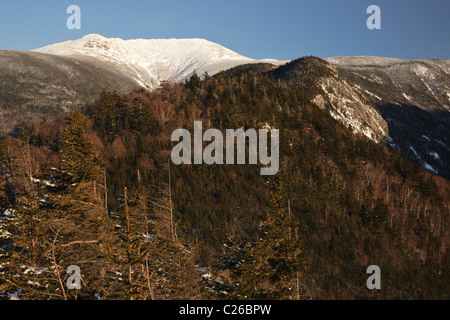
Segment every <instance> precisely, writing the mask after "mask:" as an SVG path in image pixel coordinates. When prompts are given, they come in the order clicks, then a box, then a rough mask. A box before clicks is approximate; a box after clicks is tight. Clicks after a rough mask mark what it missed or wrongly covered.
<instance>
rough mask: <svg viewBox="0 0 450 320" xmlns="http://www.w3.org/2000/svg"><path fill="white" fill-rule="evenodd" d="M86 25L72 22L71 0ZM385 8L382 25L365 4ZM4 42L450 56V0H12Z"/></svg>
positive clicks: (3, 17)
mask: <svg viewBox="0 0 450 320" xmlns="http://www.w3.org/2000/svg"><path fill="white" fill-rule="evenodd" d="M72 4H75V5H78V6H79V7H80V8H81V14H82V17H81V19H82V28H81V30H69V29H67V27H66V20H67V18H68V17H69V15H68V14H67V13H66V9H67V7H68V6H69V5H72ZM372 4H375V5H378V6H379V7H380V8H381V23H382V25H381V27H382V28H381V30H369V29H367V27H366V20H367V18H368V17H369V15H368V14H366V9H367V7H368V6H369V5H372ZM0 30H1V33H0V49H17V50H31V49H35V48H39V47H42V46H45V45H48V44H52V43H56V42H62V41H66V40H73V39H77V38H80V37H82V36H84V35H86V34H90V33H98V34H101V35H103V36H105V37H118V38H123V39H135V38H148V39H150V38H205V39H208V40H210V41H213V42H217V43H219V44H221V45H223V46H225V47H227V48H229V49H231V50H234V51H236V52H238V53H240V54H242V55H245V56H248V57H251V58H257V59H260V58H275V59H280V60H282V59H283V60H284V59H294V58H298V57H301V56H305V55H315V56H318V57H321V58H326V57H331V56H358V55H372V56H385V57H386V56H389V57H397V58H407V59H419V58H436V59H448V58H450V36H449V34H450V1H449V0H428V1H422V0H370V1H368V0H341V1H339V0H278V1H273V0H259V1H256V0H226V1H223V0H222V1H218V0H159V1H152V0H148V1H146V0H128V1H123V0H109V1H102V0H90V1H85V0H70V1H66V0H40V1H39V0H5V1H1V4H0Z"/></svg>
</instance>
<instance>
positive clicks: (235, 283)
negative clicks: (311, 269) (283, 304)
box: [214, 177, 307, 299]
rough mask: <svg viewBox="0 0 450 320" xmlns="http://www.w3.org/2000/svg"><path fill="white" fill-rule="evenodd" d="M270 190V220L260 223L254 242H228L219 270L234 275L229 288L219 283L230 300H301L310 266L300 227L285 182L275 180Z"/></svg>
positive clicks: (268, 215) (268, 218) (220, 289)
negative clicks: (300, 237)
mask: <svg viewBox="0 0 450 320" xmlns="http://www.w3.org/2000/svg"><path fill="white" fill-rule="evenodd" d="M270 188H271V190H270V199H269V210H268V213H267V219H266V220H264V221H262V222H261V223H260V225H259V227H258V230H257V232H256V237H255V239H253V240H251V241H243V242H240V243H234V242H233V241H232V239H229V242H228V244H227V247H228V248H229V251H230V253H229V254H228V255H226V256H225V257H224V259H223V260H224V263H223V265H222V266H221V267H220V268H221V269H225V270H228V271H229V272H230V273H231V274H230V278H231V283H230V285H229V286H228V287H226V286H225V287H224V286H223V285H222V284H220V286H219V291H222V292H224V291H225V292H227V291H228V292H229V293H230V295H229V296H228V297H229V298H234V299H299V298H301V295H302V294H301V291H303V289H302V288H301V285H300V277H301V276H302V275H303V273H304V272H306V270H307V263H306V260H305V258H304V257H303V256H302V246H301V242H300V239H299V234H298V227H297V226H296V224H295V222H294V219H293V215H292V213H291V211H290V206H289V202H288V201H287V200H286V196H285V190H284V183H283V181H282V180H281V179H280V178H278V177H275V178H273V180H272V181H270ZM223 289H225V290H223ZM214 290H216V291H217V288H214Z"/></svg>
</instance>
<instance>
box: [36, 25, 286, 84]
mask: <svg viewBox="0 0 450 320" xmlns="http://www.w3.org/2000/svg"><path fill="white" fill-rule="evenodd" d="M33 51H35V52H40V53H46V54H53V55H60V56H79V55H81V56H89V57H93V58H96V59H99V60H101V61H105V62H110V63H114V64H115V65H117V66H118V67H119V68H120V69H121V70H122V72H123V73H125V74H128V75H129V76H130V77H132V78H133V79H134V80H135V81H136V82H137V83H138V84H140V85H142V86H144V87H145V86H149V87H150V88H154V87H156V86H158V85H159V84H160V83H161V82H162V81H170V82H179V81H183V80H185V79H186V78H188V77H189V76H191V75H192V74H193V73H194V71H195V72H197V73H198V74H199V75H201V74H203V73H204V72H208V73H209V74H210V75H213V74H215V73H217V72H220V71H223V70H227V69H230V68H233V67H235V66H238V65H242V64H248V63H258V62H269V63H272V64H274V65H279V64H281V63H284V61H277V60H272V59H264V60H254V59H251V58H247V57H244V56H242V55H240V54H238V53H236V52H234V51H232V50H229V49H227V48H225V47H223V46H221V45H219V44H216V43H214V42H210V41H208V40H204V39H150V40H147V39H136V40H122V39H118V38H105V37H103V36H101V35H98V34H90V35H87V36H85V37H83V38H81V39H78V40H73V41H66V42H62V43H57V44H53V45H49V46H46V47H44V48H40V49H36V50H33Z"/></svg>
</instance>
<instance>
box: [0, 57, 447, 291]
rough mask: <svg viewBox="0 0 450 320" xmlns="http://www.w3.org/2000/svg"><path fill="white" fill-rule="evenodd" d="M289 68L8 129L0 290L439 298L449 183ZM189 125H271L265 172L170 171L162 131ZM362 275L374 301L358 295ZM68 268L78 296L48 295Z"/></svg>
mask: <svg viewBox="0 0 450 320" xmlns="http://www.w3.org/2000/svg"><path fill="white" fill-rule="evenodd" d="M305 59H314V58H305ZM310 61H311V60H310ZM312 61H314V60H312ZM299 64H300V65H301V66H302V65H304V66H303V69H302V70H304V71H303V74H298V75H295V76H296V77H297V78H295V79H296V80H295V81H284V80H281V79H278V78H277V74H276V73H275V74H274V73H273V72H272V71H270V68H268V66H267V65H264V64H262V65H260V66H258V65H256V66H255V65H253V66H251V68H245V67H239V68H236V69H234V70H231V71H228V72H222V73H220V74H218V75H216V76H214V77H210V76H208V75H205V76H204V77H202V78H201V77H199V76H197V75H195V74H194V75H193V76H192V77H191V78H190V80H188V81H186V83H184V84H167V83H165V84H162V86H161V88H159V89H157V90H154V91H147V90H145V89H142V88H136V89H135V90H133V91H132V92H130V93H129V94H125V95H122V94H118V93H116V92H108V91H104V92H103V93H102V94H101V95H100V96H99V98H98V99H97V101H95V102H92V103H91V104H90V105H88V106H87V107H86V108H85V109H83V111H82V112H77V113H75V114H72V115H68V116H66V115H61V116H60V117H59V118H58V119H57V120H55V121H52V122H46V121H37V120H36V121H34V122H31V123H24V124H23V125H21V126H20V127H18V128H17V129H16V130H15V131H14V134H13V135H11V136H8V137H6V138H4V139H3V140H2V141H1V143H0V156H1V161H2V163H1V164H2V166H1V169H0V170H1V172H0V173H1V175H0V179H1V180H0V213H1V212H5V213H7V214H4V215H3V216H2V219H1V225H0V227H1V228H2V230H4V233H3V235H6V234H8V235H9V236H2V237H1V238H0V244H1V245H2V246H1V247H2V249H1V251H0V255H1V257H2V260H1V262H0V268H1V269H0V271H1V272H0V292H2V291H3V292H16V291H17V290H19V289H20V290H21V291H20V293H21V294H22V295H24V296H25V297H27V298H37V297H46V298H84V299H94V298H95V297H100V298H104V299H123V298H126V299H128V298H133V299H150V298H151V299H179V298H185V299H201V298H203V299H205V298H208V299H210V298H212V299H215V298H220V299H224V298H238V299H266V298H269V299H298V298H308V299H357V298H358V299H360V298H370V299H423V298H427V299H429V298H437V299H446V298H448V297H449V291H448V290H449V289H448V287H449V286H448V284H449V283H450V278H449V273H448V271H449V270H448V266H449V265H450V260H449V250H448V244H449V236H450V234H449V226H450V224H449V195H450V193H449V182H448V180H446V179H444V178H442V177H439V176H434V175H432V174H431V173H429V172H427V171H426V170H424V169H423V168H422V167H420V166H419V165H416V164H413V163H411V162H410V161H408V160H406V159H405V158H404V157H403V156H402V155H400V154H399V153H398V152H397V151H395V150H392V149H390V148H388V147H386V146H384V145H382V144H376V143H374V142H373V141H371V140H369V139H367V138H365V137H363V136H358V135H355V134H353V133H352V132H351V131H350V130H349V129H347V128H345V127H344V126H343V125H341V124H340V123H339V122H338V121H336V120H334V119H333V118H332V117H331V116H330V115H329V113H328V111H327V108H325V109H324V110H321V109H319V108H318V107H316V106H314V105H313V104H311V100H312V99H313V98H314V96H315V94H316V90H317V88H316V87H315V86H314V81H312V80H311V77H313V76H315V75H316V74H318V75H320V73H321V72H326V70H322V69H321V68H320V67H318V68H314V65H312V66H311V64H310V63H308V60H306V61H305V60H302V61H299ZM305 74H307V75H308V76H309V78H308V81H303V82H302V81H300V82H299V80H298V79H301V78H302V76H304V75H305ZM327 107H328V106H327ZM194 121H202V122H203V126H204V129H207V128H216V129H219V130H221V131H222V132H225V130H226V129H238V128H243V129H248V128H254V129H259V128H264V127H266V126H270V127H271V128H277V129H279V130H280V170H279V172H278V174H277V175H276V176H275V177H264V176H261V175H260V174H259V169H260V165H249V164H246V165H211V166H208V165H205V164H202V165H180V166H175V165H174V164H173V163H171V161H170V154H171V150H172V148H173V146H174V145H175V144H176V143H174V142H172V141H171V134H172V132H173V131H174V130H176V129H178V128H185V129H188V130H189V131H191V132H193V124H194ZM265 228H266V229H265ZM267 230H271V232H268V231H267ZM262 234H263V235H264V236H262ZM258 257H260V258H258ZM261 257H264V258H261ZM233 261H234V262H233ZM239 261H241V262H242V261H246V262H247V264H245V263H239ZM249 263H250V264H249ZM373 264H375V265H378V266H380V268H381V270H382V275H383V278H382V279H383V280H382V281H383V282H382V285H383V287H382V290H380V291H377V290H374V291H370V290H368V289H367V287H366V279H367V274H366V268H367V267H368V266H369V265H373ZM69 265H79V266H80V267H81V270H82V273H83V276H84V282H83V289H82V290H80V291H79V292H78V293H75V292H73V291H67V289H65V291H64V289H63V288H62V287H63V285H62V282H63V281H64V279H65V278H64V277H67V276H66V274H65V270H66V269H67V267H68V266H69ZM255 266H256V267H255ZM281 266H284V267H283V268H282V267H281ZM26 270H31V271H28V272H26V273H25V271H26ZM39 270H41V271H42V272H40V271H39ZM14 274H20V275H22V277H13V275H14ZM30 281H31V284H30ZM255 283H258V284H259V285H254V284H255ZM45 284H47V286H45Z"/></svg>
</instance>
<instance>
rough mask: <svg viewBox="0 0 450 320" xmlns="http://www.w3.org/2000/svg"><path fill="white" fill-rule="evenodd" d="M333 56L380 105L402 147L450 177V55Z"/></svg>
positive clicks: (359, 89) (394, 140)
mask: <svg viewBox="0 0 450 320" xmlns="http://www.w3.org/2000/svg"><path fill="white" fill-rule="evenodd" d="M327 61H328V62H329V63H331V64H333V66H334V67H336V69H337V70H338V72H339V75H340V77H341V78H342V79H344V80H345V81H347V82H348V83H350V84H351V85H352V87H353V88H354V89H355V90H356V91H357V92H359V93H360V94H361V95H362V96H363V97H364V98H365V99H366V100H367V101H369V102H370V104H371V105H373V106H374V107H375V108H376V109H377V111H378V113H379V114H380V115H381V116H382V117H383V118H384V120H385V121H386V123H387V125H388V128H389V129H388V131H389V137H390V139H391V143H393V144H394V146H395V147H396V148H398V149H399V150H400V151H401V152H402V153H403V154H404V155H406V156H407V157H408V158H409V159H410V160H412V161H414V162H417V163H419V164H422V165H423V166H424V167H425V168H427V169H428V170H430V171H432V172H433V173H436V174H440V175H443V176H446V177H450V171H449V169H448V163H450V60H431V59H423V60H401V59H392V58H377V57H335V58H329V59H327Z"/></svg>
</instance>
